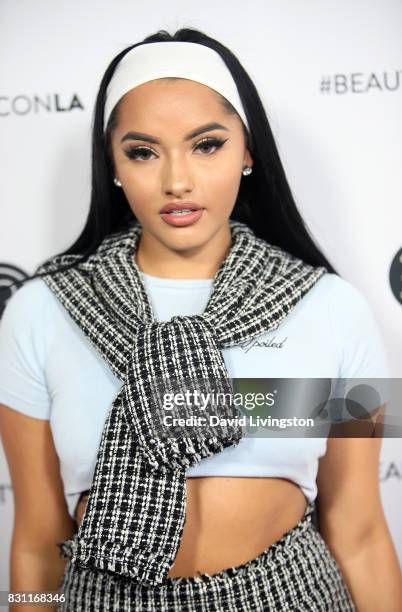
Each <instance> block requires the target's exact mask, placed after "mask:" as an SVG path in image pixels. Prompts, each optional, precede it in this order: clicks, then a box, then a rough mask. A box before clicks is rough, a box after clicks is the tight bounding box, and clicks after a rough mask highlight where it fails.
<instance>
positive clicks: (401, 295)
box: [389, 249, 402, 304]
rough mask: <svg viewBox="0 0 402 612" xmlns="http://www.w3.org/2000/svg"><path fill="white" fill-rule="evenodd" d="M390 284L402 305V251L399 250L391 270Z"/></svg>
mask: <svg viewBox="0 0 402 612" xmlns="http://www.w3.org/2000/svg"><path fill="white" fill-rule="evenodd" d="M389 282H390V285H391V289H392V293H393V294H394V296H395V297H396V299H397V300H398V302H399V303H400V304H402V249H399V251H398V252H397V254H396V255H395V257H394V259H393V260H392V263H391V267H390V269H389Z"/></svg>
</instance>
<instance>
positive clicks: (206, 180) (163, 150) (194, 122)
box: [111, 79, 253, 253]
mask: <svg viewBox="0 0 402 612" xmlns="http://www.w3.org/2000/svg"><path fill="white" fill-rule="evenodd" d="M212 123H215V124H220V127H218V126H216V127H212V126H209V127H207V126H208V124H212ZM196 130H197V131H198V134H197V135H191V133H192V132H194V131H196ZM111 145H112V154H113V164H114V171H115V176H116V177H117V178H118V179H119V180H120V181H121V183H122V189H123V191H124V193H125V196H126V198H127V200H128V203H129V205H130V207H131V209H132V211H133V213H134V214H135V216H136V217H137V219H138V220H139V222H140V223H141V227H142V237H141V241H142V240H146V241H148V244H153V245H154V246H155V245H156V243H157V246H158V249H159V253H163V249H164V248H166V249H171V250H174V251H180V252H182V251H186V250H188V249H194V248H195V247H202V246H203V245H205V244H206V243H208V242H209V241H211V240H213V241H215V242H219V237H221V238H222V237H223V236H225V237H227V235H228V228H229V224H228V220H229V217H230V214H231V212H232V209H233V207H234V204H235V201H236V197H237V194H238V190H239V186H240V180H241V178H242V170H243V168H244V166H245V165H248V166H252V163H253V161H252V158H251V155H250V153H249V151H248V150H247V148H246V145H245V139H244V134H243V129H242V124H241V120H240V119H239V117H238V116H237V115H232V114H229V113H228V112H225V110H224V108H223V107H222V104H221V102H220V100H219V98H218V94H217V93H216V92H215V91H214V90H212V89H210V88H209V87H207V86H205V85H203V84H201V83H198V82H195V81H190V80H187V79H178V80H175V81H167V80H164V79H156V80H154V81H149V82H147V83H143V84H142V85H140V86H138V87H136V88H134V89H132V90H131V91H129V92H128V93H127V94H126V95H125V96H124V97H123V98H122V99H121V101H120V104H119V109H118V123H117V126H116V128H115V129H114V131H113V132H112V135H111ZM245 180H247V179H245ZM116 188H117V187H116ZM178 202H183V203H185V202H191V203H195V204H198V205H199V206H201V207H202V209H203V210H202V213H201V216H200V217H199V218H198V220H197V221H196V222H194V223H192V224H190V225H186V226H174V225H171V224H169V223H167V222H166V221H165V220H164V217H163V216H162V215H161V212H160V211H161V208H162V207H163V206H165V205H166V204H169V203H178ZM165 218H166V217H165ZM180 219H184V217H180V218H179V220H180ZM161 246H162V250H161V249H160V247H161ZM210 246H211V245H210ZM158 249H157V250H158Z"/></svg>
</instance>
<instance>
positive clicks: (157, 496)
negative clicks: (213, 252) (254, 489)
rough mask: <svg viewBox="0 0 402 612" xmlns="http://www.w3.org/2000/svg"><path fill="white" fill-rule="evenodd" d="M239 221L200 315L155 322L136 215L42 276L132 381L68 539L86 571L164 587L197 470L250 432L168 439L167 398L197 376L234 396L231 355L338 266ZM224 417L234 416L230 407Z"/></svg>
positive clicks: (120, 398) (114, 410)
mask: <svg viewBox="0 0 402 612" xmlns="http://www.w3.org/2000/svg"><path fill="white" fill-rule="evenodd" d="M229 223H230V230H231V235H232V243H231V247H230V250H229V252H228V255H227V256H226V258H225V259H224V261H223V262H222V264H221V265H220V268H219V270H218V271H217V273H216V274H215V277H214V283H213V291H212V295H211V297H210V299H209V301H208V304H207V306H206V308H205V310H204V312H203V313H202V314H200V315H194V316H174V317H172V318H171V319H170V320H169V321H165V322H157V321H156V320H155V317H154V314H153V312H152V307H151V304H150V302H149V299H148V296H147V292H146V288H145V285H144V283H143V280H142V277H141V274H140V271H139V269H138V267H137V264H136V262H135V260H134V253H135V250H136V247H137V244H138V241H139V238H140V235H141V226H140V224H139V222H138V221H136V220H135V221H133V222H132V223H131V224H130V225H129V226H128V227H127V229H125V230H123V231H119V232H114V233H112V234H109V235H108V236H107V237H106V238H104V239H103V241H102V242H101V244H100V245H99V246H98V248H97V249H96V251H95V252H94V253H93V254H92V255H90V256H89V257H88V258H87V259H86V260H85V261H84V262H79V261H78V260H79V256H78V255H64V256H63V255H58V256H55V257H53V258H52V259H50V260H48V261H46V262H45V263H44V264H42V265H41V266H39V268H38V269H37V272H41V273H43V272H53V273H52V274H49V275H46V276H44V277H43V280H44V281H45V283H46V284H47V286H48V287H49V288H50V289H51V290H52V291H53V292H54V293H55V295H56V296H57V298H58V299H59V300H60V302H61V303H62V304H63V306H64V307H65V308H66V309H67V311H68V313H69V314H70V316H71V317H72V318H73V320H74V321H75V322H76V323H77V324H78V326H79V327H80V328H81V329H82V330H83V331H84V333H85V334H86V336H87V337H88V338H89V340H90V341H91V342H92V343H93V344H94V346H95V347H96V349H97V350H98V351H99V352H100V354H101V355H102V357H103V358H104V359H105V360H106V362H107V363H108V365H109V366H110V368H111V370H112V372H113V373H114V374H115V375H116V376H117V377H118V378H119V379H120V380H121V381H122V383H123V384H122V387H121V389H120V391H119V393H118V394H117V396H116V398H115V399H114V401H113V404H112V405H111V407H110V409H109V412H108V414H107V418H106V421H105V425H104V428H103V431H102V437H101V441H100V446H99V450H98V454H97V459H96V465H95V471H94V478H93V482H92V486H91V489H90V493H89V498H88V503H87V508H86V511H85V514H84V517H83V521H82V523H81V525H80V526H79V529H78V531H77V533H76V534H74V537H73V539H72V540H68V541H66V542H64V543H61V544H59V546H61V550H63V544H68V545H69V550H70V555H71V559H72V561H71V562H72V564H74V567H75V569H76V571H77V572H79V571H80V567H83V568H87V569H88V568H92V569H94V570H97V571H99V570H101V571H107V572H113V573H116V574H119V575H121V576H122V577H126V578H129V579H133V580H134V581H135V582H140V583H143V584H147V585H157V584H160V583H162V582H163V581H164V579H165V578H166V577H167V575H168V572H169V569H170V567H171V566H172V565H173V563H174V560H175V557H176V554H177V551H178V548H179V545H180V540H181V536H182V533H183V527H184V522H185V518H186V513H185V509H186V476H185V472H186V469H187V468H188V467H191V466H193V465H195V464H196V463H198V462H199V461H200V460H201V459H203V458H206V457H210V456H212V455H214V454H216V453H219V452H221V451H222V450H223V449H224V448H226V447H228V446H232V445H237V444H238V443H239V441H240V439H241V437H242V430H241V428H240V427H239V426H238V425H236V423H235V421H231V423H232V424H231V425H227V424H226V425H225V424H222V425H219V426H214V427H210V428H209V429H206V430H204V431H203V432H198V431H197V433H194V431H192V432H191V433H188V432H187V431H184V430H183V429H181V430H179V431H181V433H182V434H183V435H181V436H180V435H177V433H176V434H175V435H172V433H171V434H170V435H166V432H163V430H162V429H161V419H160V417H161V414H160V413H161V411H160V410H159V406H160V404H158V401H157V400H158V398H159V399H160V396H158V395H157V391H158V390H160V389H161V388H164V389H172V388H173V387H174V388H175V389H178V388H184V387H185V386H186V385H188V384H189V381H190V382H191V381H201V382H202V381H204V386H205V385H206V386H208V381H209V383H211V381H213V383H214V384H215V385H218V387H219V389H220V390H222V389H223V390H226V391H227V390H230V389H231V387H230V383H229V379H228V376H229V375H228V372H227V369H226V366H225V362H224V359H223V356H222V353H221V350H220V349H222V348H226V347H230V346H236V345H239V344H241V343H243V342H246V341H248V340H250V339H252V338H255V337H257V336H258V335H260V334H262V333H264V332H267V331H269V330H272V329H275V328H276V327H277V326H278V325H279V323H280V322H281V321H282V319H284V318H285V317H286V316H287V314H288V313H289V312H290V311H291V310H292V308H293V307H294V306H295V305H296V304H297V303H298V302H299V300H300V299H301V298H302V297H303V296H304V295H305V294H306V293H307V292H308V291H309V289H310V288H311V287H312V286H313V285H314V284H315V283H316V282H317V280H318V279H319V278H320V277H321V276H322V275H323V274H324V273H325V272H326V271H327V270H326V268H324V267H312V266H310V265H308V264H306V263H305V262H303V261H302V260H300V259H297V258H295V257H293V256H291V255H290V254H289V253H288V252H286V251H284V250H283V249H280V248H279V247H275V246H273V245H270V244H268V243H267V242H266V241H265V240H263V239H261V238H258V237H257V236H256V235H255V234H254V232H253V231H252V230H251V229H250V228H249V227H248V226H247V225H246V224H244V223H241V222H239V221H234V220H229ZM75 260H77V263H76V265H74V266H73V267H72V268H70V269H69V270H67V271H61V272H56V273H55V271H56V270H57V269H58V267H59V266H60V265H61V264H67V263H72V262H74V261H75ZM169 381H173V382H174V384H173V383H172V384H170V383H169ZM206 381H207V382H206ZM180 384H181V386H180ZM169 385H170V386H169ZM186 388H188V387H186ZM219 410H220V412H219V414H220V415H222V414H223V415H224V416H231V415H232V416H233V414H234V412H233V408H230V407H227V406H224V407H223V408H220V409H219ZM215 414H216V413H215ZM228 421H229V420H228ZM172 432H173V430H172ZM205 432H206V433H205ZM164 434H165V435H164ZM67 548H68V547H65V548H64V551H66V550H67Z"/></svg>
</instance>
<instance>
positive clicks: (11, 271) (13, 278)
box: [0, 262, 28, 318]
mask: <svg viewBox="0 0 402 612" xmlns="http://www.w3.org/2000/svg"><path fill="white" fill-rule="evenodd" d="M25 278H28V274H26V273H25V272H24V271H23V270H21V268H17V266H13V265H12V264H7V263H1V262H0V318H1V316H2V314H3V311H4V308H5V307H6V303H7V302H8V300H9V299H10V297H11V296H12V295H13V293H15V292H16V291H17V289H18V288H19V286H20V284H21V281H22V280H23V279H25ZM13 283H16V284H15V285H14V284H13Z"/></svg>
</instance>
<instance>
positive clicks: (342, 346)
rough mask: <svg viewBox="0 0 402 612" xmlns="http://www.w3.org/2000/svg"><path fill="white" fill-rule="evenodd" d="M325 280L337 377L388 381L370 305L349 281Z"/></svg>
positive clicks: (330, 276) (385, 359) (377, 325)
mask: <svg viewBox="0 0 402 612" xmlns="http://www.w3.org/2000/svg"><path fill="white" fill-rule="evenodd" d="M327 276H328V279H327V281H328V298H329V324H330V325H331V329H332V335H333V337H334V341H335V343H336V344H337V347H338V351H339V357H340V361H341V373H340V376H341V377H345V378H349V377H355V378H360V377H361V378H388V377H389V376H390V373H389V361H388V355H387V350H386V347H385V342H384V338H383V334H382V330H381V326H380V318H379V314H377V312H376V310H375V308H374V304H372V303H371V301H370V300H369V299H368V297H367V296H366V294H365V293H363V291H362V290H360V289H358V288H357V287H356V286H355V285H353V284H352V283H351V282H350V281H347V280H345V279H343V278H341V277H340V276H338V275H337V274H332V273H331V274H330V273H328V274H327Z"/></svg>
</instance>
